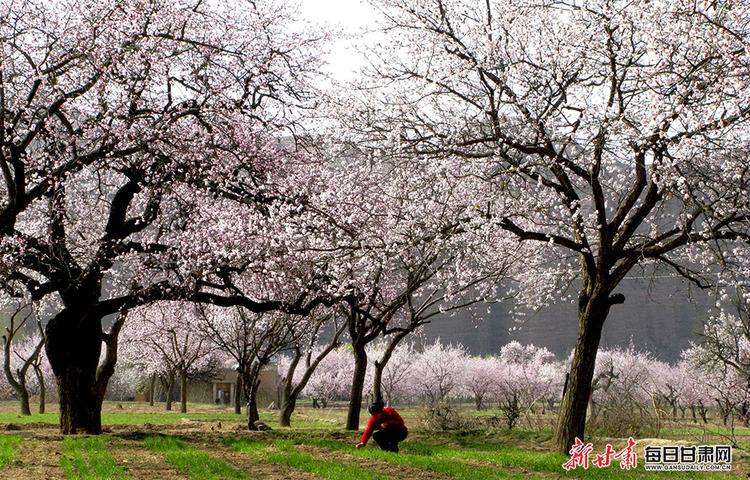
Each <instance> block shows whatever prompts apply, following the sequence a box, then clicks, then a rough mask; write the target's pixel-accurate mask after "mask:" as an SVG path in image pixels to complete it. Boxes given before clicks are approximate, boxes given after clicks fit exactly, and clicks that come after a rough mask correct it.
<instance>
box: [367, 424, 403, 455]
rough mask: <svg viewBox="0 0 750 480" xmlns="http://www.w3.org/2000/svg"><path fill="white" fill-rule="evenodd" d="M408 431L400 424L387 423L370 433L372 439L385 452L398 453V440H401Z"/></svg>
mask: <svg viewBox="0 0 750 480" xmlns="http://www.w3.org/2000/svg"><path fill="white" fill-rule="evenodd" d="M408 434H409V431H408V430H407V429H406V427H402V426H401V425H388V426H387V427H385V428H384V429H383V430H378V431H377V432H375V433H373V434H372V439H373V440H375V443H377V444H378V446H379V447H380V448H381V449H383V450H385V451H386V452H396V453H398V442H402V441H403V440H404V439H405V438H406V435H408Z"/></svg>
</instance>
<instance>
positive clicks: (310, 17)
mask: <svg viewBox="0 0 750 480" xmlns="http://www.w3.org/2000/svg"><path fill="white" fill-rule="evenodd" d="M299 1H300V14H301V15H300V16H301V18H302V19H304V20H307V21H309V22H311V23H313V24H318V25H321V26H331V27H334V28H339V29H341V31H342V32H343V33H344V34H346V33H349V34H357V33H361V31H362V29H365V28H367V27H368V26H369V27H372V26H373V25H374V20H375V16H376V15H377V13H376V12H375V10H374V9H373V8H372V7H371V6H369V5H367V4H366V3H365V2H363V1H361V0H299ZM362 41H363V36H362V35H353V37H350V38H347V36H346V35H344V36H343V38H342V39H341V40H338V41H337V42H335V43H334V44H333V45H332V46H331V54H330V55H328V56H327V57H326V61H327V62H328V63H329V66H328V70H329V71H330V72H331V74H332V75H333V76H334V78H336V79H338V80H342V81H343V80H348V79H351V78H352V77H353V75H354V72H355V71H356V70H357V69H359V68H361V67H362V66H364V65H365V62H364V59H363V58H362V56H361V55H360V54H359V53H358V52H357V51H356V47H357V45H361V43H362Z"/></svg>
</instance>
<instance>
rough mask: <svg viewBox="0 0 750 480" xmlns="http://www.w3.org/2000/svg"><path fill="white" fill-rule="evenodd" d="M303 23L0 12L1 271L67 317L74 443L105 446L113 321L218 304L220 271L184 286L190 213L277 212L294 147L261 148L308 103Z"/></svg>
mask: <svg viewBox="0 0 750 480" xmlns="http://www.w3.org/2000/svg"><path fill="white" fill-rule="evenodd" d="M288 21H291V20H290V10H289V9H288V8H287V7H285V6H284V5H283V4H280V3H278V2H263V3H262V4H259V3H257V2H246V3H242V4H239V3H238V2H229V1H226V2H225V1H218V2H209V3H207V2H201V1H199V0H198V1H188V2H178V1H173V0H164V1H158V2H149V1H140V0H133V1H128V2H111V1H109V0H95V1H81V0H61V1H55V2H47V1H39V0H22V1H19V2H5V3H3V4H2V5H1V6H0V58H1V63H0V65H1V66H0V172H2V179H3V181H2V183H0V274H1V275H2V281H3V282H2V283H3V285H6V286H8V285H10V284H14V285H13V286H9V287H8V288H18V286H19V285H20V286H23V287H24V288H25V289H26V290H27V291H28V292H30V294H31V295H32V297H33V299H34V300H38V299H41V298H43V297H48V296H49V297H57V298H58V299H59V301H60V303H61V305H62V306H61V308H60V309H59V310H57V312H56V314H55V315H54V316H53V318H51V319H50V320H49V322H48V323H47V326H46V334H47V346H46V351H47V355H48V358H49V361H50V363H51V365H52V368H53V371H54V373H55V377H56V380H57V383H58V387H59V394H60V411H61V415H60V417H61V430H62V432H63V433H76V432H78V431H87V432H91V433H99V432H100V431H101V415H100V411H101V401H102V397H103V394H104V391H105V390H106V383H107V381H108V378H109V376H111V374H112V372H113V371H114V368H113V366H114V365H113V362H112V361H105V362H104V364H105V365H107V368H104V369H99V370H97V368H98V365H99V359H100V355H101V350H102V344H103V343H104V342H105V341H106V342H109V343H110V344H111V345H112V346H114V345H115V344H114V343H112V342H113V341H114V340H116V338H115V337H116V333H117V332H116V331H113V332H108V333H106V334H105V333H104V332H103V331H102V324H101V323H102V319H103V318H105V317H106V316H107V315H110V314H116V313H118V312H121V311H123V310H126V309H128V308H133V307H136V306H138V305H144V304H146V303H149V302H151V301H153V300H157V299H162V298H187V297H193V298H195V297H196V295H197V294H198V293H200V294H201V295H203V296H202V298H201V300H204V301H208V300H210V299H212V298H214V296H216V295H217V292H219V290H218V289H216V288H211V289H209V287H207V286H206V285H205V283H204V284H198V283H197V279H199V278H200V279H203V280H207V278H205V273H199V274H195V275H193V274H192V272H188V271H186V270H185V269H183V270H182V271H180V272H179V273H174V272H175V271H176V270H177V268H176V267H177V264H178V263H180V262H179V260H178V257H179V254H180V252H181V248H180V246H181V245H182V244H183V243H184V242H185V237H184V236H181V235H180V234H179V233H178V231H180V229H183V230H184V228H185V227H186V225H187V224H188V223H189V222H188V220H187V218H188V216H189V215H190V213H191V211H190V210H189V209H187V208H185V204H184V203H182V202H180V201H179V200H180V198H181V196H182V195H183V194H187V193H190V192H192V191H193V190H195V189H203V190H208V191H211V192H213V194H214V195H223V196H230V195H235V196H237V195H239V194H241V195H245V199H246V200H247V202H246V204H247V205H254V204H260V203H263V201H264V200H266V199H267V197H266V196H264V195H263V194H261V193H260V191H259V190H260V188H259V185H260V184H262V183H263V180H262V178H263V176H264V172H268V171H269V170H270V171H272V170H273V168H271V165H272V164H273V162H274V161H275V160H277V159H278V157H277V156H276V154H277V153H278V152H279V151H280V150H278V149H275V148H272V147H271V144H272V142H270V141H266V140H262V139H265V138H268V137H271V136H273V135H274V134H275V133H276V132H277V131H278V129H279V128H281V127H282V126H284V125H287V124H288V122H287V119H288V118H289V115H288V114H289V109H288V108H286V106H287V105H293V104H294V105H297V104H303V103H305V102H306V100H307V97H306V95H307V94H306V92H307V91H308V89H307V88H306V87H305V81H306V79H307V78H308V73H309V72H310V71H311V70H313V69H314V68H315V66H316V65H317V63H318V60H317V58H318V57H317V56H315V55H311V54H309V53H308V52H309V51H310V49H311V45H312V43H311V42H310V41H309V39H308V38H306V37H300V36H299V35H298V34H296V33H292V32H291V31H290V30H288V29H285V28H283V27H282V26H281V25H285V24H287V22H288ZM271 103H273V104H274V105H275V107H274V108H267V106H268V105H269V104H271ZM229 179H231V180H232V181H233V182H234V183H232V185H229V183H231V182H229ZM238 190H239V193H237V192H238ZM208 198H210V197H208ZM196 243H198V242H196ZM218 250H221V249H219V248H216V249H214V251H218ZM180 264H181V265H183V266H185V265H192V264H191V263H189V262H183V263H180ZM168 270H169V271H171V272H173V273H169V272H168ZM213 272H214V273H216V269H214V270H213ZM216 285H217V282H214V287H216ZM223 298H224V300H223V301H224V302H227V300H226V299H225V297H223ZM240 303H243V304H245V305H247V306H248V308H250V309H254V310H259V311H260V310H268V309H274V308H280V305H281V303H282V302H281V301H277V300H276V299H271V300H269V299H266V298H258V297H254V298H252V299H249V298H247V297H243V299H242V300H240ZM290 308H292V307H290ZM107 352H113V353H114V352H115V349H114V348H108V349H107ZM97 371H98V373H97Z"/></svg>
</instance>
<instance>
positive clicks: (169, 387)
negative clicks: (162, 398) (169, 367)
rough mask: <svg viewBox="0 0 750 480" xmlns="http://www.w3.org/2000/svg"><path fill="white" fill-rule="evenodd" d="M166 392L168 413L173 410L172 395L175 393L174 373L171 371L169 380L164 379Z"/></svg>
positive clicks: (168, 376)
mask: <svg viewBox="0 0 750 480" xmlns="http://www.w3.org/2000/svg"><path fill="white" fill-rule="evenodd" d="M164 390H165V393H166V395H167V398H166V405H165V408H166V409H167V411H171V410H172V394H173V393H174V372H173V371H170V372H169V374H168V375H167V378H165V379H164Z"/></svg>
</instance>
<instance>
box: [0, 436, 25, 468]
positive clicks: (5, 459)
mask: <svg viewBox="0 0 750 480" xmlns="http://www.w3.org/2000/svg"><path fill="white" fill-rule="evenodd" d="M22 441H23V438H22V437H19V436H18V435H3V436H0V468H2V467H4V466H6V465H9V464H11V463H13V462H16V461H18V460H19V456H20V452H19V451H18V447H17V445H18V444H20V443H21V442H22Z"/></svg>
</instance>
